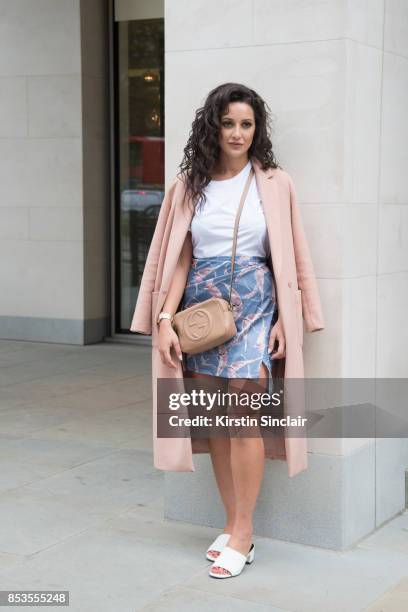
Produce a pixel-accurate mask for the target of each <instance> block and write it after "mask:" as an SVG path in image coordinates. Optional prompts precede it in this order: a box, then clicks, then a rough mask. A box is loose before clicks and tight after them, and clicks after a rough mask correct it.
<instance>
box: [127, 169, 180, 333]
mask: <svg viewBox="0 0 408 612" xmlns="http://www.w3.org/2000/svg"><path fill="white" fill-rule="evenodd" d="M177 180H178V179H177V177H176V178H175V179H174V180H173V181H172V183H171V185H170V186H169V188H168V189H166V191H165V193H164V198H163V201H162V204H161V206H160V212H159V216H158V218H157V222H156V227H155V230H154V233H153V238H152V241H151V243H150V247H149V251H148V253H147V257H146V263H145V266H144V269H143V274H142V279H141V281H140V288H139V293H138V296H137V301H136V306H135V310H134V313H133V318H132V323H131V325H130V328H129V329H130V331H133V332H139V333H141V334H147V335H151V333H152V291H153V290H154V285H155V280H156V275H157V265H158V262H159V256H160V250H161V246H162V241H163V236H164V231H165V228H166V224H167V220H168V217H169V213H170V208H171V203H172V200H173V194H174V188H175V186H176V183H177Z"/></svg>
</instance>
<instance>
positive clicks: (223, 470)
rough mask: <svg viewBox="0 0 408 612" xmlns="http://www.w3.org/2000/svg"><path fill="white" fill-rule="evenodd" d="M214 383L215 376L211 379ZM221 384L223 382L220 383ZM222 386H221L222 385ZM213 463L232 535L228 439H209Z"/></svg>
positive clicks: (227, 528) (226, 527) (227, 529)
mask: <svg viewBox="0 0 408 612" xmlns="http://www.w3.org/2000/svg"><path fill="white" fill-rule="evenodd" d="M190 376H192V377H193V378H206V377H208V376H209V375H207V374H201V373H200V372H190ZM210 378H211V380H212V381H214V378H215V377H214V376H211V377H210ZM220 383H221V381H220ZM220 386H221V385H220ZM208 445H209V447H210V455H211V462H212V465H213V470H214V475H215V480H216V483H217V487H218V490H219V493H220V497H221V499H222V503H223V504H224V508H225V515H226V522H225V525H224V533H232V529H233V526H234V520H235V493H234V484H233V481H232V471H231V460H230V459H231V445H230V440H229V438H228V437H220V438H216V437H209V438H208ZM218 555H219V553H218V552H217V551H215V550H214V551H212V556H213V557H217V556H218Z"/></svg>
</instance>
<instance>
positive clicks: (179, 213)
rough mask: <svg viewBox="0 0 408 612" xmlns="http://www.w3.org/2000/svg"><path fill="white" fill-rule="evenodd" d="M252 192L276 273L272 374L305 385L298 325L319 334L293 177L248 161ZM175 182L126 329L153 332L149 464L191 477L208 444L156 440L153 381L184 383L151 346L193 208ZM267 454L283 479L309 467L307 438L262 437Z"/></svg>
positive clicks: (288, 406) (291, 410)
mask: <svg viewBox="0 0 408 612" xmlns="http://www.w3.org/2000/svg"><path fill="white" fill-rule="evenodd" d="M251 161H252V164H253V167H254V170H255V177H256V182H257V187H258V191H259V194H260V198H261V202H262V206H263V209H264V213H265V219H266V224H267V229H268V235H269V240H270V248H271V255H272V262H273V270H274V275H275V284H276V291H277V301H278V308H279V313H280V317H281V319H282V324H283V329H284V334H285V340H286V357H285V358H284V359H279V360H275V362H274V369H273V376H279V377H284V378H285V381H286V379H290V378H296V379H303V377H304V366H303V320H302V318H303V319H304V321H305V327H306V331H307V332H314V331H317V330H321V329H323V328H324V319H323V314H322V308H321V303H320V296H319V291H318V287H317V282H316V278H315V274H314V270H313V264H312V260H311V257H310V251H309V247H308V244H307V240H306V236H305V233H304V229H303V225H302V219H301V215H300V211H299V208H298V205H297V202H296V193H295V189H294V185H293V181H292V178H291V176H290V175H289V174H288V173H287V172H286V171H285V170H281V169H280V168H276V169H272V168H270V169H268V170H262V168H261V164H260V163H259V162H258V160H257V159H256V158H255V157H252V158H251ZM184 193H185V186H184V183H183V181H182V180H181V178H180V177H179V176H177V177H176V178H175V179H174V180H173V181H172V183H171V185H170V186H169V187H168V189H167V190H166V191H165V196H164V199H163V202H162V205H161V209H160V214H159V217H158V220H157V224H156V228H155V232H154V235H153V239H152V242H151V245H150V249H149V252H148V256H147V259H146V264H145V268H144V272H143V276H142V280H141V284H140V290H139V294H138V299H137V302H136V307H135V311H134V315H133V319H132V323H131V326H130V330H131V331H134V332H139V333H142V334H152V384H153V454H154V465H155V467H156V468H158V469H161V470H169V471H183V472H185V471H195V468H194V464H193V454H194V453H203V452H209V447H208V440H206V439H197V438H193V439H191V438H158V437H157V423H156V414H157V385H156V382H157V379H158V378H162V377H163V378H178V379H181V380H180V381H179V382H180V384H181V385H182V382H183V369H182V366H181V363H180V364H178V365H177V369H176V370H175V369H172V368H169V367H168V366H166V365H164V364H163V363H162V360H161V357H160V353H159V350H158V346H157V338H158V326H157V323H156V319H157V315H158V314H159V312H160V310H161V309H162V305H163V303H164V301H165V299H166V295H167V292H168V290H169V287H170V284H171V280H172V278H173V273H174V270H175V267H176V265H177V261H178V258H179V255H180V251H181V248H182V246H183V243H184V240H185V237H186V234H187V231H188V227H189V224H190V221H191V219H192V216H193V208H192V205H191V202H190V201H189V199H188V198H187V197H186V201H185V204H184V206H182V200H183V195H184ZM303 411H304V405H302V402H301V401H300V402H299V397H297V399H296V402H295V401H294V399H293V398H291V393H289V394H288V396H286V393H285V413H288V414H290V415H293V416H296V415H298V414H302V413H303ZM264 442H265V456H266V457H268V458H270V459H281V460H285V461H286V462H287V468H288V476H290V477H291V476H294V475H295V474H297V473H299V472H301V471H302V470H305V469H306V468H307V440H306V438H304V437H298V438H294V437H289V436H285V437H282V438H278V439H277V438H265V439H264Z"/></svg>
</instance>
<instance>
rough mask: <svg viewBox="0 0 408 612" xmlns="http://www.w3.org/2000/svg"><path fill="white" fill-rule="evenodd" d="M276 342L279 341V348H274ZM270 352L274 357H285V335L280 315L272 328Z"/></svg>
mask: <svg viewBox="0 0 408 612" xmlns="http://www.w3.org/2000/svg"><path fill="white" fill-rule="evenodd" d="M275 342H278V348H277V349H275V350H274V346H275ZM268 353H270V355H271V357H272V359H282V358H283V357H285V335H284V333H283V325H282V320H281V318H280V317H279V318H278V320H277V321H276V323H275V325H274V326H273V327H272V329H271V333H270V335H269V347H268Z"/></svg>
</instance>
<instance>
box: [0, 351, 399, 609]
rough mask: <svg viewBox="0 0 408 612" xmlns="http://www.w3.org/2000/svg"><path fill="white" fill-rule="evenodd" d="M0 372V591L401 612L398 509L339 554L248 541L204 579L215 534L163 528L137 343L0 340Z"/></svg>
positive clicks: (146, 370) (192, 604) (106, 601)
mask: <svg viewBox="0 0 408 612" xmlns="http://www.w3.org/2000/svg"><path fill="white" fill-rule="evenodd" d="M0 364H1V367H0V461H1V465H0V467H1V469H0V589H3V590H5V589H25V590H27V589H43V590H44V589H64V590H69V591H70V598H71V604H70V607H69V608H67V609H69V610H71V611H74V612H79V611H80V612H85V611H86V612H105V611H106V612H133V611H136V610H143V611H146V612H147V611H151V612H153V611H158V610H163V611H164V610H165V611H166V612H173V611H177V612H179V611H180V612H181V611H183V610H185V611H188V612H191V611H193V612H203V611H207V610H211V611H218V610H220V611H221V610H222V611H223V612H224V611H229V610H231V611H234V612H235V611H237V612H240V611H241V610H242V611H245V612H248V611H250V612H252V611H253V612H260V611H269V612H274V611H275V612H276V611H293V612H354V611H355V612H357V611H358V612H359V611H361V610H364V611H367V612H368V611H369V612H380V611H382V612H406V611H407V610H408V513H405V514H402V515H401V516H399V517H398V518H396V519H394V520H393V521H391V522H390V523H388V524H387V525H386V526H384V527H383V528H382V529H380V530H379V531H377V532H376V533H375V534H374V535H372V536H370V537H368V538H367V539H365V540H364V541H363V542H361V543H360V544H359V545H358V546H357V547H355V548H354V549H352V550H350V551H348V552H345V553H338V552H335V551H327V550H321V549H319V548H314V547H310V546H301V545H298V544H292V543H287V542H282V541H279V540H271V539H266V538H260V537H258V538H255V542H256V556H255V562H254V563H253V565H251V566H247V567H246V569H245V570H244V572H243V574H242V575H241V576H239V577H237V578H232V579H229V580H215V579H213V578H210V577H208V574H207V572H208V568H209V566H210V563H209V562H207V561H206V560H205V558H204V551H205V549H206V548H207V546H208V544H209V543H210V542H211V540H212V539H213V537H215V535H216V534H217V533H218V531H216V530H214V529H210V528H208V527H202V528H201V527H197V526H194V525H188V524H185V523H180V522H169V521H163V520H162V484H163V473H162V472H161V471H159V470H156V469H155V468H154V467H153V466H152V455H151V408H150V398H151V388H150V349H149V348H147V347H135V346H134V345H131V344H114V343H110V342H107V343H101V344H97V345H90V346H86V347H73V346H67V345H55V344H44V343H34V342H12V341H5V340H3V341H0ZM1 609H4V610H9V609H10V610H15V609H16V608H15V607H4V608H1ZM30 609H44V608H37V607H35V608H30ZM47 609H52V610H54V609H57V608H56V607H51V608H48V607H47Z"/></svg>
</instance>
